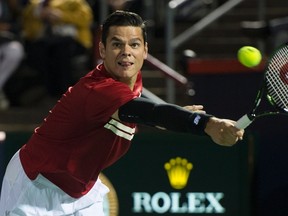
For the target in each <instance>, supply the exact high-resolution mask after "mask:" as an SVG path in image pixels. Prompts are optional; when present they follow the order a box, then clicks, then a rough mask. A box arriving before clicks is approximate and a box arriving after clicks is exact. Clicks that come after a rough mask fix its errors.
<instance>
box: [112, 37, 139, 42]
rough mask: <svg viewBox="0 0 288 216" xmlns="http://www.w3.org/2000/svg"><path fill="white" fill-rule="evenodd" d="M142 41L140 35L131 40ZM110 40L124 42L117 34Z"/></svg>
mask: <svg viewBox="0 0 288 216" xmlns="http://www.w3.org/2000/svg"><path fill="white" fill-rule="evenodd" d="M136 40H137V41H140V42H141V41H142V40H141V38H139V37H136V38H132V39H131V40H130V41H136ZM110 41H119V42H122V41H123V40H121V39H120V38H118V37H117V36H114V37H112V38H111V40H110Z"/></svg>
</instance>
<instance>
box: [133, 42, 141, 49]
mask: <svg viewBox="0 0 288 216" xmlns="http://www.w3.org/2000/svg"><path fill="white" fill-rule="evenodd" d="M140 45H141V44H140V43H132V44H131V47H132V48H138V47H139V46H140Z"/></svg>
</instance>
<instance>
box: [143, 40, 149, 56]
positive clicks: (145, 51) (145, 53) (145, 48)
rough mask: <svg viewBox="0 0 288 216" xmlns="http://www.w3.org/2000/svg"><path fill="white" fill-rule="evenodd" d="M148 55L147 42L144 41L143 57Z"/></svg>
mask: <svg viewBox="0 0 288 216" xmlns="http://www.w3.org/2000/svg"><path fill="white" fill-rule="evenodd" d="M147 56H148V43H147V42H146V43H145V47H144V57H143V58H144V59H147Z"/></svg>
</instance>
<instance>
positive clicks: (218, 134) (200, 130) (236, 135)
mask: <svg viewBox="0 0 288 216" xmlns="http://www.w3.org/2000/svg"><path fill="white" fill-rule="evenodd" d="M118 117H119V119H120V120H121V121H126V122H134V123H139V124H145V125H150V126H160V127H163V128H166V129H167V130H172V131H177V132H186V133H193V134H207V135H209V136H210V137H211V139H212V140H213V141H214V142H215V143H217V144H219V145H224V146H231V145H234V144H235V143H236V142H237V141H238V140H239V139H240V140H241V139H242V137H243V134H244V131H243V130H239V129H238V128H236V127H235V126H234V124H235V122H234V121H232V120H229V119H219V118H216V117H213V116H211V115H208V114H205V113H197V112H190V111H188V110H186V109H184V108H182V107H179V106H176V105H173V104H156V103H154V102H153V101H151V100H148V99H144V98H136V99H134V100H132V101H130V102H128V103H126V104H124V105H123V106H122V107H120V108H119V110H118Z"/></svg>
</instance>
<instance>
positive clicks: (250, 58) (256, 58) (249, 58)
mask: <svg viewBox="0 0 288 216" xmlns="http://www.w3.org/2000/svg"><path fill="white" fill-rule="evenodd" d="M238 60H239V62H240V63H241V64H242V65H244V66H246V67H249V68H252V67H256V66H257V65H259V64H260V62H261V60H262V55H261V52H260V51H259V50H258V49H257V48H255V47H252V46H243V47H241V48H240V49H239V50H238Z"/></svg>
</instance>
